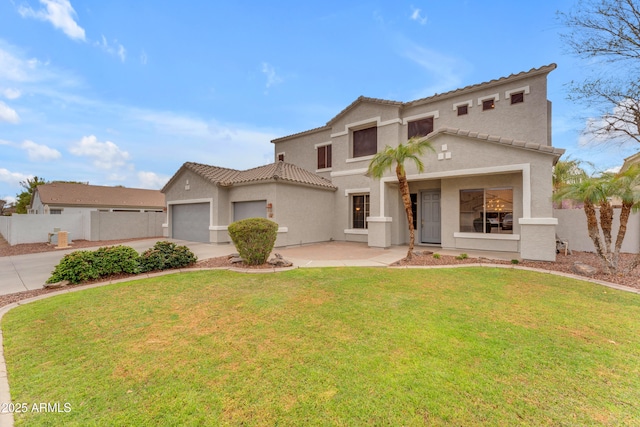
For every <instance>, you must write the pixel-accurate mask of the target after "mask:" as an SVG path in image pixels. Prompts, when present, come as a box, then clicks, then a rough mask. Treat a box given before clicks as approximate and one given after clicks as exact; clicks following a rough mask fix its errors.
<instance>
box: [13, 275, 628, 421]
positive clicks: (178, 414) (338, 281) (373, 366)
mask: <svg viewBox="0 0 640 427" xmlns="http://www.w3.org/2000/svg"><path fill="white" fill-rule="evenodd" d="M639 320H640V296H638V295H636V294H630V293H623V292H618V291H614V290H611V289H609V288H605V287H601V286H596V285H592V284H589V283H585V282H580V281H576V280H571V279H566V278H561V277H557V276H553V275H549V274H539V273H533V272H527V271H519V270H512V269H489V268H464V269H436V270H418V269H411V270H395V269H375V268H323V269H298V270H292V271H288V272H283V273H277V274H239V273H233V272H228V271H201V272H193V273H186V274H177V275H170V276H162V277H157V278H153V279H145V280H138V281H134V282H127V283H121V284H116V285H111V286H106V287H101V288H94V289H89V290H86V291H83V292H76V293H72V294H65V295H61V296H57V297H53V298H49V299H46V300H42V301H38V302H35V303H32V304H28V305H25V306H22V307H19V308H16V309H13V310H11V311H10V312H9V313H8V314H7V315H5V317H4V319H3V322H2V329H3V334H4V346H5V357H6V360H7V364H8V372H9V384H10V386H11V394H12V399H13V402H14V403H27V405H28V407H29V408H30V409H31V405H32V404H34V403H41V402H48V403H56V402H58V403H59V404H60V408H62V411H61V412H53V413H51V412H48V413H46V412H45V413H42V412H31V410H30V411H28V412H27V413H26V414H16V424H17V425H29V426H34V425H78V426H85V425H104V426H112V425H130V426H134V425H135V426H156V425H157V426H171V425H192V426H199V425H247V426H251V425H259V426H262V425H290V426H302V425H339V426H353V425H376V426H378V425H389V426H399V425H407V426H411V425H430V426H439V425H456V426H472V425H497V426H513V425H527V426H529V425H535V426H545V425H548V426H560V425H567V426H569V425H571V426H574V425H580V426H584V425H611V426H618V425H640V321H639ZM65 403H67V404H68V408H69V409H70V411H69V412H64V406H63V405H64V404H65Z"/></svg>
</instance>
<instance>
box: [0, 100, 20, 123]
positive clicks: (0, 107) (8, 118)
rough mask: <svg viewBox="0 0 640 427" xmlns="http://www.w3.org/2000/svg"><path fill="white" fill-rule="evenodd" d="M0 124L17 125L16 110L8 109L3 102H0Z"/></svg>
mask: <svg viewBox="0 0 640 427" xmlns="http://www.w3.org/2000/svg"><path fill="white" fill-rule="evenodd" d="M0 122H8V123H13V124H16V123H19V122H20V116H18V113H16V110H14V109H13V108H11V107H9V106H8V105H7V104H5V103H4V102H2V101H0Z"/></svg>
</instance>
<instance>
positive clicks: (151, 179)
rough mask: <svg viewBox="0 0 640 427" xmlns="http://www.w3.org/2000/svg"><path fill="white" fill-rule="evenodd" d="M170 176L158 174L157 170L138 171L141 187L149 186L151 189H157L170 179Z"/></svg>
mask: <svg viewBox="0 0 640 427" xmlns="http://www.w3.org/2000/svg"><path fill="white" fill-rule="evenodd" d="M169 178H171V177H169V176H166V175H158V174H157V173H155V172H144V171H140V172H138V181H140V184H139V185H140V188H148V189H151V190H157V189H160V188H162V187H164V185H165V184H166V183H167V182H168V181H169Z"/></svg>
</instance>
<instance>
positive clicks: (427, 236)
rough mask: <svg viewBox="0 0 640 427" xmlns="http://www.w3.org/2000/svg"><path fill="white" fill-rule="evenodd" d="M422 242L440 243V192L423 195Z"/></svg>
mask: <svg viewBox="0 0 640 427" xmlns="http://www.w3.org/2000/svg"><path fill="white" fill-rule="evenodd" d="M420 207H421V215H420V226H421V231H420V241H421V242H422V243H440V242H441V241H440V229H441V225H440V190H433V191H424V192H422V193H421V206H420Z"/></svg>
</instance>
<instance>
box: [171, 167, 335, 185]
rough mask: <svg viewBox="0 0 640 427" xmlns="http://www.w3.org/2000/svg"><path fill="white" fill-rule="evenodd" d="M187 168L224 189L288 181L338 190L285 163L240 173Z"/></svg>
mask: <svg viewBox="0 0 640 427" xmlns="http://www.w3.org/2000/svg"><path fill="white" fill-rule="evenodd" d="M183 168H187V169H189V170H191V171H193V172H195V173H197V174H198V175H200V176H201V177H203V178H205V179H206V180H208V181H209V182H211V183H213V184H217V185H220V186H222V187H231V186H234V185H237V184H249V183H258V182H266V181H287V182H290V183H293V184H300V185H310V186H314V187H320V188H325V189H329V190H336V189H337V187H335V186H334V185H333V184H332V183H331V181H329V180H327V179H325V178H323V177H321V176H319V175H316V174H315V173H313V172H309V171H307V170H305V169H302V168H300V167H298V166H296V165H292V164H291V163H285V162H276V163H270V164H268V165H264V166H259V167H257V168H253V169H247V170H244V171H239V170H235V169H226V168H221V167H218V166H209V165H203V164H200V163H192V162H187V163H185V164H184V165H182V167H181V168H180V170H182V169H183ZM180 170H178V172H176V174H175V175H174V177H173V178H171V180H169V182H168V183H167V185H165V186H164V188H163V189H162V191H163V192H165V191H166V190H167V189H168V187H169V185H170V184H171V182H173V181H174V178H175V177H176V176H177V175H178V173H179V172H180Z"/></svg>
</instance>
